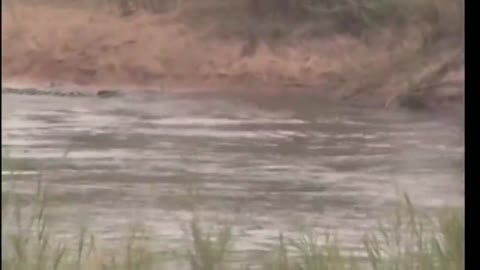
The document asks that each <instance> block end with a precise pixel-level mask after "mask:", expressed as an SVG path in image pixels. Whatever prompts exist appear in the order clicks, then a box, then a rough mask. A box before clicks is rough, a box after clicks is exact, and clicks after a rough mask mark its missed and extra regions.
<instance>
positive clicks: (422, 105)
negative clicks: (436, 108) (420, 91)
mask: <svg viewBox="0 0 480 270" xmlns="http://www.w3.org/2000/svg"><path fill="white" fill-rule="evenodd" d="M398 105H399V106H400V107H403V108H407V109H410V110H426V109H428V105H427V102H426V101H425V99H424V97H423V96H421V95H412V94H410V95H408V94H407V95H404V96H400V97H399V98H398Z"/></svg>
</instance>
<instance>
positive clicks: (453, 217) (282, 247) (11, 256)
mask: <svg viewBox="0 0 480 270" xmlns="http://www.w3.org/2000/svg"><path fill="white" fill-rule="evenodd" d="M192 199H193V197H192ZM192 202H193V200H192ZM51 204H52V202H51V201H50V200H49V196H48V194H47V193H46V192H45V191H44V190H43V187H41V186H38V189H37V192H36V193H35V194H33V197H30V196H26V194H24V193H16V192H15V191H12V190H10V191H8V192H7V191H4V192H2V223H3V224H2V225H3V226H2V268H4V269H10V270H16V269H65V270H67V269H77V270H79V269H93V270H96V269H137V270H140V269H141V270H148V269H158V268H161V269H192V270H198V269H202V270H207V269H245V268H247V269H248V268H250V267H256V269H265V270H267V269H269V270H277V269H278V270H279V269H282V270H289V269H311V270H321V269H351V270H356V269H358V270H363V269H392V268H394V269H402V270H407V269H418V270H441V269H449V270H463V269H465V218H464V209H463V208H445V209H443V210H442V211H440V212H438V213H436V214H434V215H426V214H425V213H424V212H422V211H420V210H418V209H416V208H415V207H414V206H413V204H412V203H411V201H410V199H409V198H408V197H407V196H405V197H404V199H403V203H402V204H399V205H398V207H397V209H396V210H395V211H392V213H394V214H392V216H391V220H387V221H386V223H383V222H382V223H379V226H378V231H372V232H368V233H366V234H365V237H364V243H363V246H361V247H360V248H358V249H354V250H349V249H346V248H345V247H343V246H342V243H340V242H338V240H337V238H336V235H335V234H331V233H334V232H328V233H325V234H320V233H318V232H316V231H315V230H313V229H309V228H303V229H301V230H298V231H296V232H292V231H290V232H289V233H288V234H287V233H286V234H282V233H280V234H279V236H278V244H277V245H276V246H275V247H272V248H271V249H269V250H268V251H265V250H262V251H256V252H253V253H252V254H251V255H250V256H248V254H246V255H247V256H246V257H247V258H245V254H244V256H243V258H242V256H239V255H242V254H238V253H236V252H235V243H238V241H239V240H241V236H242V235H241V232H240V231H238V229H237V230H236V228H235V224H227V225H225V224H223V225H221V226H211V224H210V226H207V223H202V219H201V216H200V217H199V216H197V215H196V214H195V213H193V215H192V216H193V218H192V220H191V222H190V223H189V226H188V227H187V228H186V230H185V234H186V236H185V238H186V240H187V242H188V244H187V245H186V246H184V247H183V248H180V249H170V250H169V251H167V252H161V253H159V252H158V251H155V245H156V244H157V245H158V243H156V242H155V240H156V239H155V235H150V234H149V232H148V229H147V228H146V227H144V226H143V224H141V222H131V223H129V227H128V228H126V232H125V234H124V235H120V236H118V237H119V238H120V239H121V242H122V243H121V246H120V247H117V248H112V247H111V246H108V245H105V244H106V243H105V241H103V242H102V239H101V238H100V239H99V238H97V237H95V235H92V234H90V233H89V232H88V228H87V227H81V228H79V229H78V236H77V237H75V239H73V241H62V240H61V238H59V237H58V235H55V234H52V232H51V231H50V228H51V226H52V225H53V224H54V221H55V220H52V219H50V218H49V213H50V212H49V205H51ZM77 215H78V213H77ZM5 220H7V221H5ZM57 221H58V220H57ZM7 222H8V225H12V224H13V230H12V229H10V230H7V229H6V228H7V227H8V228H12V227H11V226H6V224H7ZM70 229H71V230H72V229H73V230H75V229H76V228H70ZM239 238H240V239H239Z"/></svg>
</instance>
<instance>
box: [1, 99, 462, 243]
mask: <svg viewBox="0 0 480 270" xmlns="http://www.w3.org/2000/svg"><path fill="white" fill-rule="evenodd" d="M2 103H3V104H2V108H3V109H2V156H3V158H2V162H4V163H5V164H7V165H8V166H3V171H2V187H3V189H4V190H8V189H13V188H15V190H16V192H20V193H25V194H30V193H32V192H34V191H35V188H36V182H37V181H38V179H41V180H42V182H43V183H44V185H45V188H46V190H47V191H48V198H49V202H50V203H49V208H48V215H49V216H50V218H51V219H52V220H53V221H54V222H52V224H54V225H52V226H53V227H52V228H50V229H51V230H53V231H55V232H56V234H57V235H61V236H64V237H66V238H68V237H74V236H76V235H78V231H79V229H78V228H79V227H80V226H81V225H87V226H88V228H89V231H90V232H93V233H95V234H96V235H97V237H98V238H101V239H103V240H105V242H107V243H108V242H109V241H113V242H114V241H117V240H119V239H120V238H121V237H122V235H124V232H125V231H126V228H127V227H128V224H130V223H131V222H132V221H134V222H141V223H142V224H143V225H144V226H145V228H147V229H148V230H149V231H150V233H151V236H152V237H153V238H155V239H157V240H158V243H161V244H159V246H158V248H159V249H162V248H171V247H176V246H181V245H183V244H184V243H185V233H184V227H185V225H186V224H187V223H188V221H189V220H190V219H191V218H192V215H193V213H196V214H198V215H199V216H200V217H202V218H203V220H204V221H205V222H207V223H211V224H223V223H225V222H229V223H231V224H234V225H235V228H236V231H235V232H236V235H237V236H238V241H236V249H237V250H240V251H242V250H243V251H252V250H264V249H265V250H266V249H269V248H270V247H271V244H272V243H274V242H277V237H278V233H279V232H280V231H283V232H289V231H295V230H297V229H298V228H299V227H304V226H308V227H311V228H312V227H313V228H316V229H317V230H319V231H325V230H333V231H335V232H337V234H338V237H339V239H340V241H342V242H343V243H344V244H345V245H346V246H352V247H354V246H355V245H358V244H360V239H361V236H362V234H363V233H364V232H365V231H368V230H369V229H371V228H372V227H373V226H375V225H376V222H377V219H378V218H381V217H383V216H385V215H387V214H388V213H389V212H390V211H391V210H392V208H393V207H394V206H395V205H396V204H397V203H398V201H399V195H398V194H400V193H401V192H402V191H406V192H408V194H409V195H410V197H411V198H412V200H413V201H414V203H415V204H416V205H417V206H419V207H422V208H425V209H435V208H438V207H441V206H444V205H463V201H464V174H463V171H464V169H463V166H464V140H463V134H464V133H463V127H462V126H459V125H456V124H454V123H451V122H449V121H445V120H444V119H438V118H436V117H434V116H433V115H428V114H422V113H412V112H405V111H393V110H392V111H389V110H372V109H364V108H357V107H353V106H346V107H338V106H331V105H328V104H322V103H320V102H317V101H313V100H309V99H308V98H305V99H303V100H300V99H298V100H295V99H290V98H288V99H287V98H278V99H274V98H272V99H269V100H267V99H257V100H254V99H240V98H232V97H230V98H227V97H202V98H198V97H187V96H183V97H173V96H168V95H150V94H136V95H133V94H132V95H129V96H123V97H117V98H108V99H107V98H104V99H102V98H98V97H75V98H72V97H55V96H28V95H15V94H4V95H3V97H2ZM14 172H15V175H14V176H12V173H14Z"/></svg>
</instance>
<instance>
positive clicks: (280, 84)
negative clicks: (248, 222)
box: [2, 0, 464, 110]
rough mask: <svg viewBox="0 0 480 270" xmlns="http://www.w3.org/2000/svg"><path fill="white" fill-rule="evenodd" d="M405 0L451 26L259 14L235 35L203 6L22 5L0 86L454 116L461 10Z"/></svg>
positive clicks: (7, 41)
mask: <svg viewBox="0 0 480 270" xmlns="http://www.w3.org/2000/svg"><path fill="white" fill-rule="evenodd" d="M412 1H413V2H412ZM412 1H410V2H412V3H415V4H419V3H420V2H422V4H423V5H424V6H425V7H424V8H425V10H424V13H425V12H426V13H428V11H429V10H430V9H433V8H435V10H430V11H431V12H432V13H439V14H443V15H448V17H447V19H445V20H446V21H448V23H445V22H440V21H435V20H434V21H433V22H428V20H427V18H429V17H428V16H427V15H428V14H427V15H422V16H425V18H424V17H421V16H419V14H420V13H418V14H417V13H416V15H418V16H416V17H415V18H414V17H412V18H410V17H406V18H405V19H411V20H407V21H406V22H405V23H402V24H400V25H398V23H395V24H393V22H392V21H385V22H383V21H382V22H383V23H384V24H385V26H382V27H376V28H375V27H371V28H372V29H369V28H368V27H367V26H363V28H362V29H360V30H357V31H356V32H355V33H352V32H351V31H345V29H348V30H350V29H352V27H353V26H348V27H346V26H345V27H343V28H339V27H338V20H339V19H338V18H337V17H333V16H330V17H332V18H333V19H332V18H330V17H329V16H326V17H328V18H327V19H326V20H325V22H323V21H322V22H321V23H320V22H315V23H313V22H312V21H311V20H310V21H308V20H306V21H300V22H297V21H298V20H297V21H291V22H290V21H288V23H287V25H285V23H284V24H280V23H279V22H278V20H276V19H265V18H270V17H265V16H266V15H265V16H263V17H262V18H263V19H262V20H261V21H258V20H259V19H258V18H257V19H255V20H252V19H251V20H247V19H245V18H243V17H242V16H244V17H245V15H242V16H241V14H243V13H241V12H240V15H238V14H237V13H238V12H235V13H232V14H231V15H232V16H233V15H234V14H235V15H238V16H239V17H238V18H236V19H237V20H239V21H240V23H237V24H238V25H249V23H247V22H250V24H251V23H252V22H254V23H257V24H254V26H249V27H248V26H245V27H243V28H242V27H240V26H238V25H237V24H234V23H232V22H231V21H229V20H228V18H223V19H222V20H220V18H216V17H215V16H217V15H216V14H217V13H221V11H222V10H220V11H217V13H213V15H207V13H208V12H207V13H205V12H206V11H204V9H205V7H203V9H200V8H199V7H192V5H190V6H188V5H186V6H187V7H189V8H186V7H185V6H183V7H182V8H176V9H173V10H172V11H168V12H163V13H162V12H151V10H147V11H145V10H137V11H135V12H133V11H130V12H127V13H128V15H126V14H124V13H125V11H124V10H123V11H122V10H120V11H121V12H120V13H119V12H118V11H112V10H111V9H108V8H102V7H96V8H94V9H92V8H86V7H75V8H72V7H70V6H68V5H67V7H65V5H62V6H59V5H58V4H55V5H53V4H44V3H43V2H41V1H40V2H36V4H35V5H33V4H31V3H23V2H22V3H23V4H22V3H18V4H16V5H15V6H13V7H11V8H10V9H8V11H7V13H6V14H5V15H4V17H3V18H2V33H3V34H2V49H3V50H4V54H3V55H2V81H3V82H4V84H7V85H8V84H9V83H10V84H14V83H18V82H22V83H25V82H27V83H30V84H34V85H46V86H47V87H48V86H50V87H53V88H55V87H56V88H76V89H87V88H89V89H92V88H97V89H100V88H115V89H152V90H165V89H168V91H172V92H183V91H187V92H195V93H204V92H209V93H212V92H220V91H221V92H223V93H225V92H232V93H235V92H237V93H243V94H244V93H252V94H255V95H262V94H265V95H278V94H286V93H288V94H300V95H304V94H307V93H308V94H309V95H315V96H319V97H321V98H325V99H331V100H333V101H344V100H348V101H352V100H353V101H358V102H359V103H361V104H365V105H369V106H384V107H390V106H396V105H400V106H405V107H409V108H413V109H422V108H433V109H435V108H457V110H458V108H462V107H463V100H464V64H463V62H464V61H463V59H464V50H463V33H462V32H461V31H463V25H461V22H460V21H459V20H462V23H463V18H460V15H461V10H458V9H459V6H458V5H457V6H455V4H453V5H452V4H447V3H450V2H452V3H453V2H455V3H456V4H458V3H460V2H459V1H450V2H446V1H437V2H438V3H437V4H436V6H428V5H429V4H431V3H430V2H432V1H428V0H412ZM48 2H49V1H47V3H48ZM186 2H187V3H188V1H186ZM213 2H215V1H213ZM417 2H418V3H417ZM433 2H435V1H433ZM433 2H432V3H433ZM457 2H458V3H457ZM39 3H40V4H39ZM42 3H43V4H42ZM412 3H410V4H412ZM462 3H463V2H462ZM210 6H211V5H210ZM210 6H209V7H210ZM213 6H215V5H213ZM422 7H423V6H422ZM460 7H461V6H460ZM216 8H217V9H218V8H219V7H216ZM236 8H237V9H238V10H241V8H240V7H236ZM455 8H457V10H455ZM293 10H296V9H293ZM201 11H202V12H203V13H202V12H201ZM224 11H225V10H224ZM298 12H300V11H298ZM446 12H448V13H446ZM459 12H460V13H459ZM192 14H197V16H193V15H192ZM352 14H353V13H352ZM366 14H367V15H370V14H369V13H366ZM422 14H423V13H422ZM284 16H287V15H284ZM289 16H293V15H289ZM349 16H350V17H348V16H347V18H348V19H350V20H353V21H355V19H358V18H356V17H352V16H353V15H349ZM402 16H403V15H402ZM209 17H211V19H210V20H205V18H209ZM202 18H203V19H202ZM272 18H275V17H272ZM285 18H290V17H285ZM372 18H376V17H374V16H373V15H372ZM402 18H403V17H402ZM216 19H218V20H216ZM397 19H398V18H397ZM292 20H293V19H292ZM442 20H444V19H442ZM326 22H330V24H332V25H334V26H330V27H329V28H328V27H326V26H324V25H325V23H326ZM380 22H381V21H379V23H380ZM427 22H428V23H427ZM219 24H222V25H224V26H220V27H219V26H218V25H219ZM265 25H270V26H268V27H267V26H265ZM272 25H273V26H272ZM312 25H313V26H312ZM318 25H322V31H320V30H319V27H318ZM327 25H329V24H327ZM257 26H258V27H257ZM235 27H236V28H235ZM282 27H283V28H282ZM286 27H291V29H289V30H286ZM448 27H449V28H448ZM257 28H258V29H259V30H258V31H256V30H255V29H257ZM323 28H325V29H323ZM450 28H451V29H450ZM279 29H280V30H279ZM315 31H316V32H315ZM319 31H320V32H319ZM313 33H317V34H316V35H314V34H313ZM319 33H321V34H319ZM62 86H63V87H62ZM177 89H187V90H177Z"/></svg>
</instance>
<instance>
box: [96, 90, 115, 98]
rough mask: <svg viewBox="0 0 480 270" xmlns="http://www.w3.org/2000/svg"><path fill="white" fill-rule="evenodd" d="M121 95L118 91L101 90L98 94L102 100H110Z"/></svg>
mask: <svg viewBox="0 0 480 270" xmlns="http://www.w3.org/2000/svg"><path fill="white" fill-rule="evenodd" d="M119 95H120V93H119V92H118V91H116V90H100V91H98V92H97V96H98V97H101V98H109V97H115V96H119Z"/></svg>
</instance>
